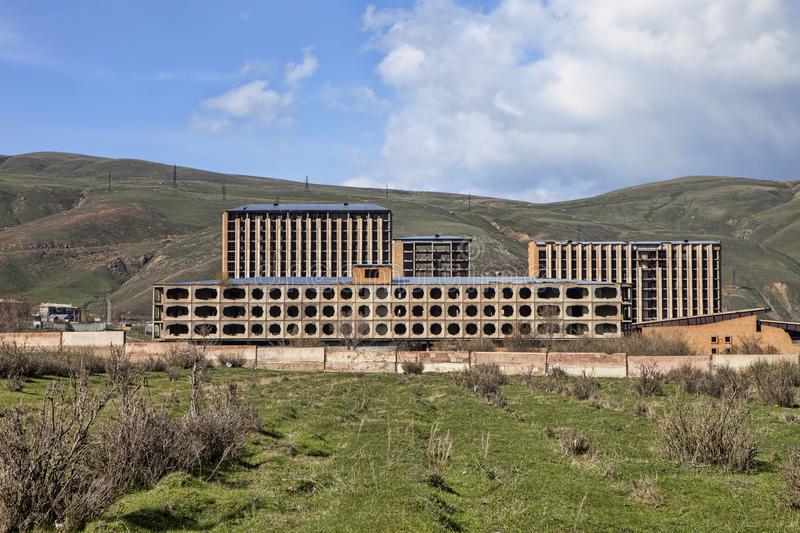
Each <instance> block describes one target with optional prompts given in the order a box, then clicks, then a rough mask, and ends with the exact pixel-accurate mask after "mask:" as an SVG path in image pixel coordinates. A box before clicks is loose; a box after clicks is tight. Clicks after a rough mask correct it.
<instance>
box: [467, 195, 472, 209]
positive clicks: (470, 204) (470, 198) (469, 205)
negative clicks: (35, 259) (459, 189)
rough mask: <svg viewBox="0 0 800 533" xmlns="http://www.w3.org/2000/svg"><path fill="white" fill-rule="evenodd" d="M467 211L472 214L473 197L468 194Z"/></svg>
mask: <svg viewBox="0 0 800 533" xmlns="http://www.w3.org/2000/svg"><path fill="white" fill-rule="evenodd" d="M467 211H469V212H470V213H471V212H472V195H471V194H469V193H467Z"/></svg>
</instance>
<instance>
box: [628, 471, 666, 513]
mask: <svg viewBox="0 0 800 533" xmlns="http://www.w3.org/2000/svg"><path fill="white" fill-rule="evenodd" d="M631 499H633V500H635V501H637V502H639V503H643V504H645V505H649V506H651V507H660V506H661V505H663V504H664V493H662V492H661V489H659V488H658V483H657V478H652V477H650V476H644V477H641V478H639V479H635V480H633V481H632V482H631Z"/></svg>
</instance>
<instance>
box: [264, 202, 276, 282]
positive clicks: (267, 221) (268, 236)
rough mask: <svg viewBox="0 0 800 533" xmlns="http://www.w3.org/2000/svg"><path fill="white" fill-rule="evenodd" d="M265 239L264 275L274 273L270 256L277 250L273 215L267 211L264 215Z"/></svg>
mask: <svg viewBox="0 0 800 533" xmlns="http://www.w3.org/2000/svg"><path fill="white" fill-rule="evenodd" d="M264 240H265V242H266V245H267V249H266V250H265V251H264V275H265V276H271V275H272V265H270V259H269V258H270V256H271V255H272V251H273V250H275V243H274V242H273V241H272V217H271V216H270V215H269V213H267V214H266V215H265V216H264Z"/></svg>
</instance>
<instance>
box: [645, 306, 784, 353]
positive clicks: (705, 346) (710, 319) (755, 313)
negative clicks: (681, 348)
mask: <svg viewBox="0 0 800 533" xmlns="http://www.w3.org/2000/svg"><path fill="white" fill-rule="evenodd" d="M769 311H770V309H769V308H768V307H764V308H757V309H743V310H740V311H730V312H725V313H711V314H707V315H701V316H695V317H691V318H672V319H665V320H654V321H650V322H642V323H640V324H635V325H633V326H632V327H631V329H632V331H635V332H637V331H638V332H641V333H642V334H643V335H653V334H659V333H663V334H666V335H675V336H679V337H682V338H683V339H685V340H686V342H687V343H688V344H689V346H691V347H692V349H693V350H694V351H695V353H697V354H699V355H717V354H742V353H752V352H753V348H755V347H759V346H760V347H761V348H763V349H764V352H765V353H769V352H770V351H774V352H777V353H782V354H797V353H800V323H798V322H785V321H781V320H762V319H760V318H759V315H762V314H764V313H768V312H769ZM745 346H746V347H747V348H745V349H743V347H745ZM755 351H760V350H755ZM665 355H666V354H665Z"/></svg>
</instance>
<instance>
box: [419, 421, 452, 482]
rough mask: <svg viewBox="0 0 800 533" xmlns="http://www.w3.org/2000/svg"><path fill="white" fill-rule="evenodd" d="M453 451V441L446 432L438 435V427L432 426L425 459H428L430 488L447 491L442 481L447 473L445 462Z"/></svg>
mask: <svg viewBox="0 0 800 533" xmlns="http://www.w3.org/2000/svg"><path fill="white" fill-rule="evenodd" d="M452 450H453V439H452V438H451V437H450V432H449V431H448V432H447V433H446V434H445V435H441V434H440V433H439V426H438V425H434V426H433V427H432V428H431V432H430V435H429V436H428V447H427V449H426V457H427V459H428V478H427V481H428V484H429V485H431V486H432V487H436V488H441V489H445V490H447V489H448V486H447V483H446V482H445V480H444V475H445V473H446V471H447V461H448V460H449V459H450V453H451V452H452Z"/></svg>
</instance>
